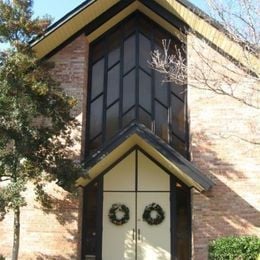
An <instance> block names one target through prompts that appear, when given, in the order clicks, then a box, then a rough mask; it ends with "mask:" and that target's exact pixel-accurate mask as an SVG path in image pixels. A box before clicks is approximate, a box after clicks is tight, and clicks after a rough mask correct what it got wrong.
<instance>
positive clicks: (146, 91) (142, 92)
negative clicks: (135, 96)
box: [139, 70, 152, 113]
mask: <svg viewBox="0 0 260 260" xmlns="http://www.w3.org/2000/svg"><path fill="white" fill-rule="evenodd" d="M139 104H140V105H141V106H142V107H143V108H145V109H146V110H147V111H148V112H149V113H151V110H152V108H151V106H152V80H151V77H150V76H149V75H147V74H146V73H145V72H143V71H142V70H139Z"/></svg>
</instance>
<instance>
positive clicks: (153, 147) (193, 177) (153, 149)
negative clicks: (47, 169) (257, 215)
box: [76, 124, 214, 191]
mask: <svg viewBox="0 0 260 260" xmlns="http://www.w3.org/2000/svg"><path fill="white" fill-rule="evenodd" d="M134 147H141V148H142V150H144V151H145V152H146V153H148V154H149V155H150V156H151V157H152V158H153V159H154V160H155V161H157V162H158V163H160V164H161V165H162V166H163V167H165V168H166V169H167V170H168V171H169V172H170V173H172V174H173V175H175V176H176V177H177V178H179V179H180V180H181V181H182V182H184V183H185V184H186V185H187V186H188V187H194V188H196V189H197V190H199V191H204V190H208V189H210V188H211V187H212V186H213V185H214V183H213V182H212V181H211V180H210V179H208V178H207V177H206V176H205V175H204V174H203V173H202V172H201V171H200V170H199V169H198V168H196V167H195V166H194V165H193V164H192V163H191V162H189V161H188V160H186V159H185V158H184V157H183V156H181V155H180V154H179V153H178V152H177V151H175V150H174V149H173V148H172V147H170V146H169V145H168V144H166V143H165V142H163V141H162V140H161V139H159V138H158V137H156V136H155V135H154V134H153V133H152V132H151V131H150V130H148V129H146V128H145V127H144V126H142V125H138V124H133V125H131V126H130V127H129V128H127V129H125V130H123V131H122V132H121V133H119V134H118V135H117V137H116V138H115V139H114V140H112V141H111V142H110V143H109V144H107V145H105V146H104V147H103V148H102V149H101V150H99V151H98V152H96V153H95V154H93V155H92V156H90V157H89V158H87V160H86V163H85V166H86V172H85V174H84V176H82V177H80V178H79V179H78V180H77V182H76V185H77V186H85V185H87V184H88V183H89V182H91V181H92V180H93V179H94V178H96V177H97V176H98V175H99V174H101V173H102V172H103V171H104V170H106V169H107V168H108V167H110V166H111V165H113V164H115V163H116V162H117V161H118V160H119V159H120V158H121V157H122V155H124V154H125V153H127V152H128V151H129V150H131V149H133V148H134Z"/></svg>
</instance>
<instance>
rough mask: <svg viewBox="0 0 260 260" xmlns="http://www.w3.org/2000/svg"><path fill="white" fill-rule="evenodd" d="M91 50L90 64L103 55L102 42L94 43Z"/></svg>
mask: <svg viewBox="0 0 260 260" xmlns="http://www.w3.org/2000/svg"><path fill="white" fill-rule="evenodd" d="M91 49H92V50H91V55H92V63H94V62H95V61H97V60H99V59H100V58H101V57H103V56H104V55H105V48H104V41H103V40H101V41H99V42H97V43H95V45H93V47H92V48H91Z"/></svg>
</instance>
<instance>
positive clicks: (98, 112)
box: [90, 95, 103, 139]
mask: <svg viewBox="0 0 260 260" xmlns="http://www.w3.org/2000/svg"><path fill="white" fill-rule="evenodd" d="M102 114H103V95H102V96H100V97H99V98H98V99H96V100H95V101H94V102H93V103H92V104H91V107H90V139H92V138H93V137H95V136H96V135H98V134H99V133H100V132H101V131H102Z"/></svg>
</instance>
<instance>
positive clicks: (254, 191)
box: [188, 37, 260, 260]
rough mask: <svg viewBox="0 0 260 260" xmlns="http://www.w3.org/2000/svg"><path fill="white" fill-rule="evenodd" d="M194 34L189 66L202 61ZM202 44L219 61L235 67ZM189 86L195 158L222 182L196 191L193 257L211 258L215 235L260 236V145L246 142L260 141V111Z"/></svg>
mask: <svg viewBox="0 0 260 260" xmlns="http://www.w3.org/2000/svg"><path fill="white" fill-rule="evenodd" d="M194 39H195V38H194V37H193V39H190V41H189V44H188V54H189V66H192V64H194V63H197V64H199V62H200V57H199V55H198V53H196V51H194V49H193V48H192V46H194V45H193V44H194ZM195 41H197V42H200V40H198V39H195ZM191 43H192V44H191ZM199 44H201V42H200V43H199ZM202 45H203V48H202V49H201V50H202V51H205V53H207V55H210V57H212V59H213V60H218V61H223V62H225V65H228V66H233V65H232V64H230V62H229V61H228V60H225V59H223V57H221V56H220V55H219V54H218V53H216V52H215V51H214V50H213V49H211V48H209V47H206V45H205V44H203V43H202ZM240 72H241V74H243V72H242V71H240ZM206 73H209V72H208V71H206ZM209 77H210V75H209ZM193 83H194V82H193ZM197 83H198V82H197ZM198 85H199V83H198ZM238 87H239V85H238ZM244 87H245V88H247V87H249V86H244ZM188 91H189V93H188V100H189V101H188V102H189V103H188V104H189V110H190V120H191V126H190V129H191V134H192V142H191V151H192V161H193V163H194V164H196V165H197V166H198V167H199V168H200V169H201V170H202V172H204V173H205V174H206V175H207V176H209V178H211V179H212V180H213V181H214V182H215V184H216V185H215V186H214V187H213V188H212V189H211V190H210V191H208V192H204V193H198V192H196V191H193V192H192V214H193V215H192V218H193V222H192V232H193V259H196V260H204V259H205V260H206V259H207V255H208V254H207V253H208V250H207V247H208V242H209V241H211V240H212V239H215V238H217V237H220V236H226V235H251V234H253V235H259V236H260V228H259V227H260V213H259V210H260V181H259V173H260V145H255V144H251V143H249V142H247V141H246V140H249V141H258V142H259V140H260V113H259V110H257V109H254V108H252V107H249V106H246V105H244V104H242V103H241V102H238V101H235V100H233V99H232V98H230V97H227V96H221V95H216V94H214V93H212V92H210V91H206V90H200V89H196V88H194V87H189V90H188Z"/></svg>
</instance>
